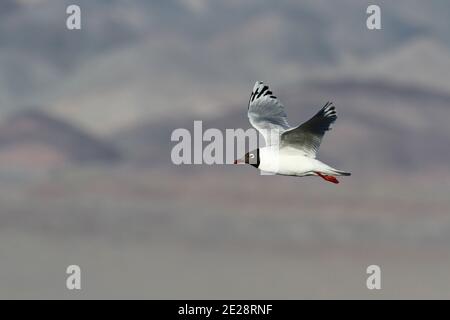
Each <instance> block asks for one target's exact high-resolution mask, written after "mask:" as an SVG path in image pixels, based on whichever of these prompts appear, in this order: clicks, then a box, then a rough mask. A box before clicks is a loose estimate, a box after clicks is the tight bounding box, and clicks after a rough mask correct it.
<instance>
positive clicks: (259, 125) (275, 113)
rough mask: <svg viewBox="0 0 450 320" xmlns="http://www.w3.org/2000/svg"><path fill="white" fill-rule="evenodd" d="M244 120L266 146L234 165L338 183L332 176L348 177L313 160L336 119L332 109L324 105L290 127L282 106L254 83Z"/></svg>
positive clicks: (258, 84) (265, 87)
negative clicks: (259, 135)
mask: <svg viewBox="0 0 450 320" xmlns="http://www.w3.org/2000/svg"><path fill="white" fill-rule="evenodd" d="M248 118H249V120H250V123H251V124H252V126H253V127H254V128H255V129H256V130H258V131H259V132H260V133H261V134H262V136H263V137H264V140H265V142H266V146H265V147H263V148H258V149H256V150H253V151H251V152H248V153H246V154H245V156H244V157H243V158H242V159H239V160H236V161H235V162H234V163H235V164H250V165H252V166H254V167H256V168H258V169H259V170H261V171H263V172H268V173H272V174H278V175H287V176H299V177H303V176H318V177H321V178H322V179H324V180H326V181H329V182H332V183H336V184H337V183H339V181H338V180H337V179H336V176H349V175H350V173H349V172H345V171H341V170H337V169H334V168H332V167H330V166H329V165H327V164H325V163H323V162H321V161H319V160H318V159H316V153H317V151H318V149H319V147H320V143H321V142H322V138H323V136H324V134H325V132H326V131H328V130H330V125H331V124H332V123H333V122H334V121H335V120H336V119H337V116H336V108H335V107H334V105H333V104H332V103H331V102H327V103H326V104H325V106H324V107H323V108H322V109H320V111H319V112H317V113H316V115H315V116H313V117H312V118H311V119H309V120H308V121H306V122H305V123H303V124H301V125H299V126H297V127H291V126H289V124H288V122H287V115H286V113H285V111H284V106H283V105H282V104H281V102H280V101H279V100H278V99H277V97H276V96H275V95H274V94H273V93H272V91H270V89H269V86H268V85H266V84H264V83H263V82H261V81H258V82H256V83H255V86H254V87H253V91H252V93H251V95H250V100H249V102H248Z"/></svg>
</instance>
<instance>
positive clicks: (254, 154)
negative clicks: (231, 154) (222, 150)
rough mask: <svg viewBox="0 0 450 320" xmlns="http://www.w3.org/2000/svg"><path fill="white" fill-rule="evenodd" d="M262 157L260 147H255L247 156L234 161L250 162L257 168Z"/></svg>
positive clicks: (239, 162) (237, 162)
mask: <svg viewBox="0 0 450 320" xmlns="http://www.w3.org/2000/svg"><path fill="white" fill-rule="evenodd" d="M260 162H261V159H260V157H259V149H255V150H253V151H250V152H247V153H246V154H245V156H244V157H243V158H241V159H239V160H236V161H234V164H245V163H247V164H249V165H251V166H254V167H255V168H258V167H259V164H260Z"/></svg>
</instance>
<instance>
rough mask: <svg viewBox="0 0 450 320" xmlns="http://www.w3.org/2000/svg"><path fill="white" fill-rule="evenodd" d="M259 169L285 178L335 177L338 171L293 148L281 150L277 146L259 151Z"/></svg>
mask: <svg viewBox="0 0 450 320" xmlns="http://www.w3.org/2000/svg"><path fill="white" fill-rule="evenodd" d="M260 159H261V162H260V165H259V169H260V170H261V171H264V172H268V173H273V174H279V175H287V176H299V177H302V176H312V175H317V172H320V173H323V174H327V175H335V174H336V173H338V172H339V171H338V170H336V169H334V168H332V167H330V166H328V165H326V164H325V163H323V162H321V161H319V160H317V159H315V158H311V157H308V156H306V155H304V154H303V153H302V152H299V150H298V149H294V148H289V147H285V148H281V149H279V148H278V146H270V147H264V148H261V149H260Z"/></svg>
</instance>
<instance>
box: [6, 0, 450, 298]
mask: <svg viewBox="0 0 450 320" xmlns="http://www.w3.org/2000/svg"><path fill="white" fill-rule="evenodd" d="M70 4H78V5H79V6H80V7H81V19H82V30H79V31H69V30H68V29H67V28H66V18H67V16H68V15H67V14H66V7H67V6H68V5H70ZM369 4H378V5H379V6H380V7H381V23H382V30H375V31H370V30H368V29H367V28H366V19H367V16H368V15H367V14H366V9H367V7H368V5H369ZM449 13H450V2H448V1H446V0H432V1H426V2H425V1H420V0H398V1H380V0H378V1H370V2H369V1H358V0H340V1H331V0H327V1H324V0H314V1H288V0H286V1H277V2H276V3H275V2H274V1H262V0H258V1H257V0H249V1H235V0H228V1H207V0H178V1H144V0H142V1H137V0H136V1H124V0H122V1H119V0H109V1H106V0H95V1H93V0H85V1H81V0H72V1H56V0H3V1H1V2H0V298H39V299H43V298H67V299H72V298H152V299H175V298H177V299H189V298H190V299H197V298H209V299H217V298H221V299H227V298H233V299H242V298H247V299H261V298H265V299H280V298H284V299H301V298H306V299H309V298H343V299H346V298H370V299H371V298H374V299H378V298H450V251H449V245H450V215H449V213H450V198H449V189H450V167H449V160H450V148H449V145H450V125H449V124H448V121H449V120H450V33H449V30H450V20H449V19H448V16H449ZM256 80H262V81H265V82H267V83H269V84H270V85H271V89H272V90H273V91H274V92H275V94H276V95H277V96H278V97H279V98H280V99H281V101H282V102H283V103H284V104H285V106H286V111H287V113H288V117H289V120H290V123H291V124H292V125H295V124H297V123H300V122H302V121H304V120H307V119H309V117H310V116H312V115H313V114H314V113H315V112H316V111H317V110H318V109H319V108H320V107H322V106H323V105H324V104H325V102H327V101H329V100H331V101H334V103H335V104H336V106H337V109H338V113H339V119H338V121H337V122H336V124H335V126H334V129H333V131H332V132H331V133H330V134H328V135H326V137H325V140H324V142H323V144H322V148H321V151H320V153H319V156H320V158H321V159H322V160H324V161H325V162H327V163H329V164H331V165H333V166H335V167H337V168H339V169H342V170H347V171H351V172H352V173H353V175H352V176H351V177H349V178H343V179H341V184H339V185H333V184H330V183H326V182H324V181H323V180H321V179H317V178H313V177H308V178H300V179H297V178H292V177H280V176H260V175H259V174H258V172H257V171H256V170H255V169H254V168H252V167H250V166H232V165H212V166H207V165H184V166H175V165H173V164H172V162H171V159H170V152H171V149H172V147H173V146H174V145H175V144H176V143H175V142H171V141H170V135H171V133H172V131H173V130H174V129H176V128H187V129H188V130H192V129H193V121H194V120H203V122H204V124H203V127H204V128H205V129H206V128H208V127H214V128H220V129H225V128H244V129H247V128H249V127H250V125H249V123H248V120H247V114H246V113H247V101H248V97H249V95H250V91H251V89H252V87H253V84H254V82H255V81H256ZM70 264H77V265H79V266H80V267H81V271H82V279H81V281H82V284H81V285H82V290H81V291H77V292H73V291H68V290H67V289H66V286H65V284H66V277H67V275H66V273H65V271H66V268H67V266H68V265H70ZM371 264H376V265H379V266H380V267H381V270H382V284H381V285H382V289H381V290H379V291H376V290H375V291H369V290H368V289H367V288H366V278H367V276H368V275H367V274H366V268H367V266H369V265H371Z"/></svg>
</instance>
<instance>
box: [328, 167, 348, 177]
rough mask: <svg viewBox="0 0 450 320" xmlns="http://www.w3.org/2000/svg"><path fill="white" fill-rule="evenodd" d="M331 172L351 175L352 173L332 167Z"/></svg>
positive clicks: (337, 174) (335, 174)
mask: <svg viewBox="0 0 450 320" xmlns="http://www.w3.org/2000/svg"><path fill="white" fill-rule="evenodd" d="M331 174H332V175H334V176H351V175H352V174H351V173H350V172H347V171H342V170H337V169H332V170H331Z"/></svg>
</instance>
